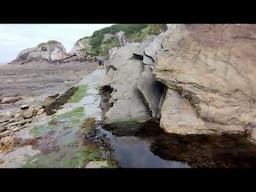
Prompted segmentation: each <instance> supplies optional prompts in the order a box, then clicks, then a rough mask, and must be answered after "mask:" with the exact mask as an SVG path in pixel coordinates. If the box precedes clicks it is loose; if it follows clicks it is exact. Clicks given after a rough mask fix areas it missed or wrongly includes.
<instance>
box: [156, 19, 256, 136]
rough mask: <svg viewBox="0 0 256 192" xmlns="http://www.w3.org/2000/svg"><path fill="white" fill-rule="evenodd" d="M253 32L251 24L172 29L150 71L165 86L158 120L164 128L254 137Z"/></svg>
mask: <svg viewBox="0 0 256 192" xmlns="http://www.w3.org/2000/svg"><path fill="white" fill-rule="evenodd" d="M255 34H256V26H255V25H250V24H242V25H240V24H239V25H238V24H223V25H213V24H210V25H202V24H190V25H174V26H173V27H172V33H171V34H170V35H169V37H168V40H167V42H166V48H167V50H165V51H160V52H158V54H157V60H158V61H157V65H156V67H155V69H154V72H153V73H154V75H155V76H156V79H157V80H159V81H161V82H162V83H163V84H165V85H166V86H167V88H168V91H167V96H166V98H165V100H164V103H163V107H162V110H161V121H160V125H161V127H162V128H163V129H164V130H165V131H167V132H168V133H178V134H222V133H230V134H233V133H237V134H249V137H250V138H254V137H255V131H254V129H255V127H256V121H255V117H256V87H255V86H254V85H253V82H254V80H255V74H256V65H255V62H256V55H255V51H256V46H255V43H254V42H255V40H256V38H255ZM175 92H176V93H175Z"/></svg>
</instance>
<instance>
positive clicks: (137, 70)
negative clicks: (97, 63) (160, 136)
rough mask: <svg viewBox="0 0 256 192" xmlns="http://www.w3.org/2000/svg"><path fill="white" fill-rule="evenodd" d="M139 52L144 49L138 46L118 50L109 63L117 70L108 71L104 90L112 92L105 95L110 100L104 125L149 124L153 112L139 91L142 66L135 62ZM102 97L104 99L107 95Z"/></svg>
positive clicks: (130, 45) (106, 100) (139, 62)
mask: <svg viewBox="0 0 256 192" xmlns="http://www.w3.org/2000/svg"><path fill="white" fill-rule="evenodd" d="M140 49H143V47H141V44H139V43H132V44H129V45H126V46H125V47H121V48H120V49H118V50H117V52H116V55H115V57H114V58H113V59H112V60H111V61H110V63H111V65H112V66H113V67H114V68H115V69H116V70H112V69H111V70H109V71H108V73H107V77H106V78H105V79H104V83H103V89H102V90H106V91H109V90H110V92H111V93H109V94H105V95H108V96H109V98H106V97H105V101H104V102H105V106H109V109H107V110H103V111H105V113H104V114H103V116H104V118H103V119H104V123H105V124H111V123H114V122H119V121H125V122H127V121H146V120H147V119H149V118H150V112H149V111H148V109H147V106H146V105H145V104H144V103H143V102H142V100H141V95H140V93H139V92H138V90H137V81H138V79H139V78H140V75H141V73H142V71H143V65H142V63H141V61H140V60H138V59H136V58H133V53H134V52H138V51H139V50H140ZM104 87H105V88H108V89H104ZM102 94H103V95H104V91H103V93H102ZM106 103H107V104H106Z"/></svg>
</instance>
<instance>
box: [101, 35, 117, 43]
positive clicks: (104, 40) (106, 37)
mask: <svg viewBox="0 0 256 192" xmlns="http://www.w3.org/2000/svg"><path fill="white" fill-rule="evenodd" d="M114 37H115V35H113V34H111V33H105V34H104V38H103V40H102V43H105V42H106V41H108V40H110V39H112V38H114Z"/></svg>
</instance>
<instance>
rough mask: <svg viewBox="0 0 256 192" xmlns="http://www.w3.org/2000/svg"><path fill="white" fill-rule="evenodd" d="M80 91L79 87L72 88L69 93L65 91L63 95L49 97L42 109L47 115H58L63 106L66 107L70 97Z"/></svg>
mask: <svg viewBox="0 0 256 192" xmlns="http://www.w3.org/2000/svg"><path fill="white" fill-rule="evenodd" d="M77 90H78V87H71V88H70V89H68V90H67V91H65V92H64V93H63V94H60V95H59V94H56V95H53V96H49V97H48V98H47V99H46V100H45V101H44V102H43V103H42V107H43V108H44V109H45V113H46V114H47V115H52V114H54V113H56V111H57V110H58V109H60V107H61V106H62V105H64V104H65V103H66V102H67V101H68V100H69V99H70V97H71V96H72V95H73V94H74V93H75V92H76V91H77Z"/></svg>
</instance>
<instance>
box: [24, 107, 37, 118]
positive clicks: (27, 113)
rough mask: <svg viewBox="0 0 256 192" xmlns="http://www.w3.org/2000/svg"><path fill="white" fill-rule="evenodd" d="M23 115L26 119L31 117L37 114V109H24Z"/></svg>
mask: <svg viewBox="0 0 256 192" xmlns="http://www.w3.org/2000/svg"><path fill="white" fill-rule="evenodd" d="M21 115H22V117H23V118H24V119H30V118H32V117H33V116H35V115H36V111H35V110H33V109H30V110H26V111H23V112H22V114H21Z"/></svg>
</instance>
